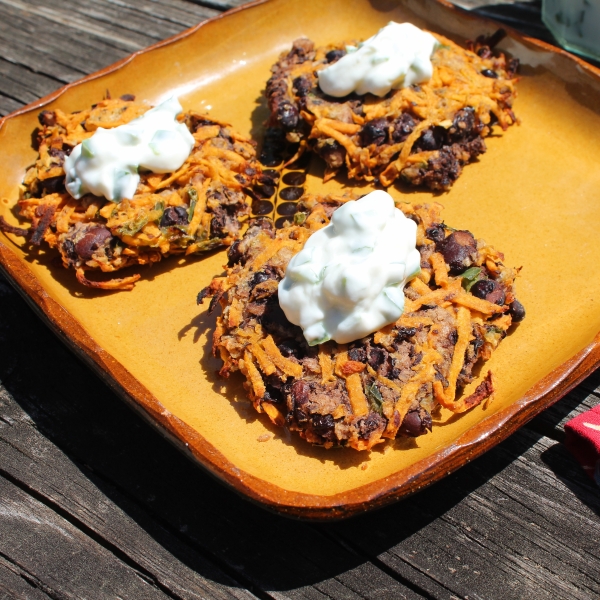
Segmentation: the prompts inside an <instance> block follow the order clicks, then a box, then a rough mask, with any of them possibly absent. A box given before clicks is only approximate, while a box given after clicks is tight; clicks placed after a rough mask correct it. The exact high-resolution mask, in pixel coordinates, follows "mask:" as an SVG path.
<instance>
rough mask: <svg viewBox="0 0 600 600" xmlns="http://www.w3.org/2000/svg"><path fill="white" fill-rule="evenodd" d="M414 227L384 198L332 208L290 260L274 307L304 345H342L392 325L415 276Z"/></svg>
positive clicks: (380, 194) (372, 196)
mask: <svg viewBox="0 0 600 600" xmlns="http://www.w3.org/2000/svg"><path fill="white" fill-rule="evenodd" d="M416 241H417V225H416V223H415V222H414V221H412V220H410V219H408V218H407V217H405V216H404V214H403V213H402V212H401V211H400V210H398V209H397V208H396V207H395V206H394V200H393V199H392V197H391V196H390V195H389V194H388V193H386V192H383V191H376V192H371V193H370V194H368V195H367V196H364V197H363V198H361V199H360V200H357V201H354V202H347V203H346V204H344V205H342V206H341V207H340V208H338V209H337V210H336V211H335V212H334V213H333V217H332V219H331V223H330V224H329V225H327V226H326V227H324V228H323V229H320V230H319V231H317V232H315V233H313V235H311V236H310V238H308V240H307V242H306V244H305V245H304V248H303V249H302V250H301V251H300V252H299V253H298V254H296V255H295V256H294V257H293V258H292V260H291V261H290V263H289V265H288V267H287V270H286V273H285V277H284V278H283V280H282V281H281V283H280V284H279V304H280V306H281V308H282V310H283V312H284V313H285V315H286V317H287V318H288V320H289V321H290V322H292V323H294V324H295V325H300V327H302V329H303V331H304V337H305V338H306V341H307V342H308V343H309V344H310V345H315V344H320V343H323V342H325V341H327V340H330V339H332V340H335V341H336V342H338V343H339V344H347V343H349V342H352V341H354V340H357V339H360V338H362V337H364V336H366V335H369V334H370V333H373V332H374V331H377V330H378V329H380V328H381V327H384V326H385V325H388V324H389V323H393V322H394V321H396V320H397V319H398V318H399V317H400V316H401V315H402V312H403V310H404V285H405V284H406V282H407V281H408V280H409V279H411V278H412V277H414V276H415V275H416V274H417V273H418V272H419V270H420V262H421V257H420V254H419V251H418V250H417V248H416Z"/></svg>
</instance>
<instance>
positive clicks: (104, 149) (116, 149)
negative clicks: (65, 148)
mask: <svg viewBox="0 0 600 600" xmlns="http://www.w3.org/2000/svg"><path fill="white" fill-rule="evenodd" d="M182 110H183V109H182V108H181V104H179V100H177V98H170V99H169V100H166V101H165V102H163V103H162V104H159V105H158V106H156V107H155V108H152V109H150V110H149V111H148V112H146V113H144V114H143V115H142V116H141V117H138V118H137V119H134V120H133V121H131V122H130V123H127V124H126V125H120V126H119V127H115V128H114V129H103V128H102V127H99V128H98V129H97V130H96V132H95V133H94V135H92V137H90V138H89V139H87V140H84V141H83V143H81V144H78V145H77V146H75V148H73V151H72V152H71V154H70V155H69V156H68V157H67V158H66V159H65V173H66V182H65V183H66V188H67V191H68V192H69V194H71V196H73V198H76V199H79V198H81V197H82V196H84V195H85V194H94V195H95V196H104V197H105V198H106V199H107V200H112V201H113V202H120V201H121V200H122V199H123V198H132V197H133V195H134V194H135V190H136V188H137V186H138V183H139V181H140V176H139V175H138V170H139V169H140V168H142V169H147V170H149V171H152V172H153V173H170V172H172V171H176V170H177V169H179V167H181V165H182V164H183V163H184V162H185V160H186V158H187V157H188V156H189V154H190V152H191V151H192V148H193V147H194V137H193V136H192V134H191V133H190V132H189V130H188V128H187V127H186V126H185V124H184V123H180V122H179V121H177V115H178V114H179V113H181V112H182Z"/></svg>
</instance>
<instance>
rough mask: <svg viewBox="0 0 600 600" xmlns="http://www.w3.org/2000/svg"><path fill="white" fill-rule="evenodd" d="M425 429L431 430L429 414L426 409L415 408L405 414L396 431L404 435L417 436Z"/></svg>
mask: <svg viewBox="0 0 600 600" xmlns="http://www.w3.org/2000/svg"><path fill="white" fill-rule="evenodd" d="M427 430H429V431H431V415H430V414H429V413H428V412H427V411H426V410H424V409H422V408H417V409H415V410H411V411H409V412H408V413H407V414H406V416H405V417H404V420H403V421H402V425H400V429H399V430H398V433H399V434H400V435H402V436H406V437H418V436H420V435H423V434H424V433H425V432H426V431H427Z"/></svg>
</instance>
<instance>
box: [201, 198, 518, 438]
mask: <svg viewBox="0 0 600 600" xmlns="http://www.w3.org/2000/svg"><path fill="white" fill-rule="evenodd" d="M349 200H351V198H349V197H347V196H335V195H330V196H326V197H318V196H306V197H304V198H303V199H302V201H301V203H300V210H301V211H304V213H305V217H306V218H305V219H301V220H299V221H298V222H301V223H302V224H301V225H290V226H287V227H284V228H282V229H279V230H275V228H274V227H273V226H272V224H269V222H267V221H261V222H257V223H255V222H253V223H251V225H250V227H249V229H248V232H247V233H246V235H245V237H244V238H243V240H242V242H241V243H242V244H243V245H244V248H245V250H244V252H243V253H242V254H241V255H240V257H239V262H235V263H234V264H232V265H231V266H230V267H229V268H228V273H227V276H226V278H225V279H223V278H215V280H214V281H213V283H212V284H211V285H210V286H209V287H208V288H207V289H206V290H203V291H202V292H201V293H200V294H199V296H198V298H199V301H201V300H203V299H204V298H205V297H207V296H213V297H214V298H218V303H219V304H220V305H221V307H222V309H223V316H222V317H219V318H218V319H217V328H216V330H215V334H214V343H213V351H214V353H215V354H217V355H219V356H220V357H221V358H222V359H223V362H224V365H223V368H222V369H221V373H222V374H223V375H228V374H229V373H231V372H233V371H236V370H238V369H239V370H241V371H242V372H243V373H244V375H245V376H246V378H247V380H248V381H247V389H248V392H249V396H250V398H251V400H252V402H253V404H254V406H255V407H256V408H257V410H259V412H260V411H263V410H264V412H266V413H267V414H268V415H269V417H270V418H271V420H272V421H273V422H274V423H278V424H279V423H281V422H282V419H283V418H284V419H285V423H286V424H287V426H288V427H289V428H290V429H292V430H295V431H298V432H299V433H300V435H301V436H302V437H304V438H305V439H306V440H307V441H309V442H310V443H313V444H320V445H324V446H325V447H328V448H329V447H331V446H339V445H342V446H343V445H347V446H351V447H353V448H355V449H357V450H368V449H370V448H372V447H373V446H374V445H376V444H379V443H381V442H382V441H384V439H385V438H392V439H393V438H395V437H398V436H413V437H416V436H418V435H423V434H424V433H426V432H427V430H429V429H431V424H432V420H431V412H432V411H433V410H434V409H435V408H436V406H438V405H441V406H444V407H446V408H448V409H449V410H451V411H453V412H456V413H460V412H464V411H465V410H469V409H470V408H473V407H474V406H476V405H478V404H479V403H481V402H482V401H483V400H485V399H486V398H489V397H490V396H491V394H492V393H493V384H492V375H491V374H490V373H488V375H487V376H486V378H485V379H484V380H483V381H482V382H481V383H480V384H479V385H478V386H477V388H476V390H475V392H474V393H473V394H471V395H470V396H468V397H463V396H461V390H462V389H463V388H464V386H465V385H466V384H468V383H470V382H471V381H472V380H473V379H474V376H473V373H472V371H473V367H474V366H475V364H476V363H478V362H479V361H483V360H487V359H488V358H489V357H490V355H491V353H492V352H493V350H494V349H495V348H496V347H497V346H498V344H499V342H500V341H501V339H502V338H503V337H504V336H505V335H506V333H507V331H508V329H509V328H510V327H511V325H512V323H513V320H515V321H518V320H520V319H521V318H522V317H523V316H524V311H523V309H522V307H521V306H520V304H518V301H516V298H515V293H514V279H515V276H516V274H517V271H515V270H513V269H508V268H506V267H505V266H504V265H503V263H502V262H501V260H500V256H501V255H500V254H499V253H497V252H496V251H495V250H493V248H490V247H489V246H487V245H486V244H485V242H483V241H482V240H475V238H473V236H472V234H471V233H469V232H466V231H460V230H458V231H457V230H454V229H451V228H449V227H446V226H445V225H444V224H443V222H442V219H441V216H440V211H441V206H440V205H438V204H433V205H423V206H419V205H417V206H412V205H408V204H401V205H399V208H400V209H401V210H402V211H404V213H405V214H406V215H407V216H409V217H410V218H412V219H414V220H415V221H416V222H417V224H418V225H417V239H418V240H420V243H419V244H418V249H419V251H420V253H421V264H422V265H423V269H430V270H431V272H432V273H434V277H433V278H431V279H430V280H429V283H425V281H423V280H422V279H420V278H415V279H413V280H412V281H411V282H410V284H409V285H407V286H406V288H405V310H404V314H402V316H401V317H400V318H399V319H398V320H397V321H396V322H395V323H391V324H389V325H387V326H385V327H383V328H381V329H380V330H379V331H377V332H375V333H374V334H372V335H370V336H367V337H365V338H363V339H361V340H356V341H355V342H353V343H351V344H348V345H340V344H336V343H334V342H327V343H324V344H321V345H319V346H316V347H309V346H308V345H307V344H306V341H305V340H304V337H303V334H302V330H301V329H300V328H299V327H296V326H294V325H292V324H291V323H289V322H288V321H287V319H286V318H285V315H284V314H283V312H282V311H281V308H280V307H279V304H278V300H277V285H276V284H277V283H278V282H279V281H280V279H281V277H282V274H283V273H284V272H285V268H286V266H287V263H288V262H289V260H290V259H291V257H292V256H293V255H294V254H295V253H296V252H298V251H299V250H300V249H301V248H302V246H303V244H304V242H305V240H306V239H308V237H309V235H310V234H311V232H312V231H316V230H317V229H319V228H321V227H323V226H325V225H326V224H327V223H328V222H329V217H328V216H327V214H331V210H332V208H335V207H337V206H339V205H341V204H342V203H344V202H347V201H349ZM325 207H327V210H326V209H325ZM425 225H427V227H425ZM457 244H458V246H460V244H463V246H460V248H463V250H464V251H461V252H459V253H458V255H457V254H456V252H457V250H456V248H457ZM460 248H459V249H460ZM456 256H460V261H461V262H460V268H459V267H458V266H457V262H456V261H457V260H458V259H457V258H456ZM490 261H491V262H492V263H493V265H494V267H495V269H494V270H493V271H492V270H489V269H488V268H487V266H486V265H487V263H488V262H490ZM425 265H429V266H425ZM457 270H458V271H459V272H458V273H457ZM259 274H260V277H256V276H257V275H259ZM257 280H258V281H259V283H256V281H257ZM223 290H227V294H224V293H223ZM471 290H473V291H471ZM482 290H483V291H482ZM474 292H476V293H477V294H479V296H477V295H475V293H474ZM482 296H483V297H482ZM515 303H516V304H515ZM519 307H520V309H519ZM232 315H235V317H232ZM267 406H268V407H269V408H268V409H267V408H266V407H267ZM274 407H275V408H276V409H277V410H274ZM282 415H283V416H282Z"/></svg>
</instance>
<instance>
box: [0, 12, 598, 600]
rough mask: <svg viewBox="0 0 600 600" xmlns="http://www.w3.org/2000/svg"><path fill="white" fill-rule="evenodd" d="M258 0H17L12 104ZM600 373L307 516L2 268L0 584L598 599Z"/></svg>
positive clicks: (55, 588)
mask: <svg viewBox="0 0 600 600" xmlns="http://www.w3.org/2000/svg"><path fill="white" fill-rule="evenodd" d="M243 3H244V2H243V1H238V2H231V1H228V2H221V1H219V0H210V1H209V0H206V1H202V2H189V1H186V0H95V1H94V2H92V1H78V0H46V1H45V2H44V3H41V2H37V1H35V0H0V114H7V113H8V112H10V111H12V110H15V109H17V108H19V107H20V106H22V105H23V104H25V103H27V102H30V101H32V100H35V99H37V98H38V97H40V96H43V95H44V94H46V93H48V92H51V91H52V90H54V89H56V88H57V87H59V86H61V85H63V84H64V83H66V82H70V81H74V80H76V79H78V78H80V77H81V76H83V75H85V74H87V73H90V72H93V71H96V70H97V69H99V68H101V67H104V66H106V65H108V64H110V63H112V62H114V61H116V60H117V59H119V58H122V57H123V56H125V55H127V54H129V53H130V52H132V51H135V50H137V49H139V48H143V47H145V46H147V45H149V44H151V43H153V42H156V41H158V40H161V39H164V38H165V37H168V36H170V35H172V34H174V33H177V32H178V31H181V30H182V29H184V28H186V27H188V26H191V25H193V24H195V23H197V22H198V21H200V20H202V19H206V18H208V17H211V16H213V15H215V14H217V13H218V12H219V11H221V10H223V9H226V8H228V7H231V6H232V5H234V4H243ZM505 9H506V7H491V8H485V9H481V10H488V11H492V10H495V11H499V12H496V13H494V14H500V15H501V16H504V17H505V18H507V19H512V21H511V24H512V25H513V26H514V25H515V24H519V25H520V26H522V27H526V28H528V30H529V31H530V32H535V31H539V32H541V35H547V33H545V32H544V30H543V29H542V27H541V25H540V23H539V4H538V3H535V2H534V3H529V4H517V5H516V6H514V7H512V9H511V11H510V12H507V11H506V10H505ZM503 10H504V11H505V12H504V13H502V11H503ZM488 14H489V13H488ZM507 15H508V16H507ZM524 19H527V21H524ZM536 19H537V21H536ZM599 385H600V374H595V375H593V376H592V377H590V378H589V379H588V380H587V381H585V382H584V383H583V384H582V385H580V386H579V387H578V388H577V389H575V390H574V391H573V392H572V393H571V394H569V396H568V397H566V398H565V399H563V400H562V401H560V402H559V403H558V404H556V405H555V406H554V407H553V408H551V409H550V410H548V411H546V412H545V413H543V414H542V415H541V416H540V417H538V418H536V419H535V420H534V421H532V422H531V423H530V424H529V425H528V426H527V427H525V428H523V429H521V430H520V431H519V432H518V433H516V434H515V435H513V436H512V437H510V438H509V439H508V440H507V441H505V442H504V443H502V444H501V445H500V446H498V447H496V448H495V449H494V450H492V451H490V452H488V453H487V454H486V455H484V456H483V457H482V458H480V459H478V460H476V461H475V462H473V463H472V464H470V465H468V466H466V467H464V468H463V469H461V470H460V471H459V472H457V473H456V474H454V475H452V476H449V477H447V478H446V479H444V480H443V481H441V482H440V483H438V484H436V485H434V486H433V487H431V488H429V489H427V490H425V491H423V492H421V493H420V494H418V495H417V496H414V497H411V498H409V499H408V500H405V501H403V502H400V503H397V504H395V505H393V506H390V507H388V508H386V509H384V510H381V511H379V512H376V513H372V514H367V515H364V516H362V517H359V518H356V519H353V520H350V521H345V522H340V523H335V524H306V523H301V522H296V521H291V520H287V519H285V518H282V517H279V516H275V515H272V514H270V513H267V512H266V511H264V510H263V509H261V508H258V507H256V506H254V505H252V504H250V503H249V502H247V501H245V500H244V499H242V498H240V497H238V496H237V495H235V494H233V493H232V492H230V491H228V490H227V489H225V488H224V487H223V486H222V485H220V484H219V483H217V482H215V481H214V480H213V479H211V478H210V477H209V476H207V475H206V474H205V473H204V472H202V471H201V470H200V469H199V468H197V467H196V466H195V465H194V464H192V463H191V462H190V461H188V460H187V459H186V458H185V457H184V456H182V455H181V454H180V453H179V452H178V451H177V450H175V449H174V448H173V447H172V446H171V445H170V444H169V443H168V442H167V441H165V440H164V439H163V438H162V437H161V436H160V435H159V434H158V433H156V432H155V431H154V430H153V429H151V428H150V427H149V426H148V425H146V424H145V423H144V422H143V421H142V420H141V419H140V418H139V417H138V416H137V415H135V414H134V413H133V412H132V411H130V410H129V409H128V408H127V407H126V406H125V405H124V404H123V402H122V401H121V400H120V399H119V398H117V397H116V396H115V395H114V394H113V393H112V392H111V390H110V389H108V388H107V387H106V386H105V385H104V384H103V383H102V382H101V381H100V380H99V379H98V378H97V377H96V376H95V375H94V374H93V373H92V372H91V371H90V370H89V369H88V368H87V367H86V366H84V365H83V364H82V363H80V362H79V361H78V359H76V358H75V357H74V355H73V354H71V352H70V351H68V350H67V349H66V348H65V347H64V346H63V345H62V344H61V342H60V341H59V340H58V339H57V338H56V337H55V336H54V334H53V333H51V332H50V330H49V329H47V328H46V326H45V325H44V324H43V323H42V322H41V321H40V320H39V319H38V318H37V317H36V316H35V314H34V313H33V312H32V311H31V310H30V309H29V308H28V306H27V305H26V304H25V302H24V301H23V300H22V299H21V298H20V297H19V295H18V294H17V293H16V292H15V291H14V290H13V289H12V287H11V286H10V285H9V284H8V283H7V282H6V281H5V280H4V279H1V278H0V598H11V599H12V598H31V599H43V598H46V599H48V598H52V599H63V598H135V599H143V600H146V599H153V598H177V599H188V598H190V599H191V598H261V599H267V598H269V599H271V598H275V599H279V598H293V599H296V598H308V599H315V600H316V599H320V598H323V599H325V598H335V599H342V598H343V599H346V598H348V599H353V598H370V599H378V600H379V599H381V600H383V599H388V598H407V599H415V598H440V599H441V598H445V599H451V598H452V599H453V598H461V599H465V600H467V599H468V600H476V599H496V598H498V599H502V600H509V599H523V598H526V599H528V598H532V599H536V600H541V599H546V598H547V599H549V600H557V599H562V598H564V599H565V600H566V599H568V600H573V599H581V600H587V599H592V598H598V597H600V490H599V489H598V488H596V487H595V486H594V485H593V484H592V483H591V481H590V480H589V479H587V478H586V477H585V475H584V474H583V472H582V470H581V469H580V467H579V466H578V465H577V463H575V461H574V460H573V459H572V458H571V456H570V455H569V454H568V453H567V452H566V451H565V449H564V447H563V445H562V444H561V440H562V438H563V428H562V426H563V423H564V422H565V420H566V419H567V418H569V417H570V416H573V415H574V414H576V413H578V412H580V411H583V410H585V409H586V408H588V407H591V406H593V405H595V404H597V403H598V402H599V397H598V396H599V392H598V389H600V388H599Z"/></svg>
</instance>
